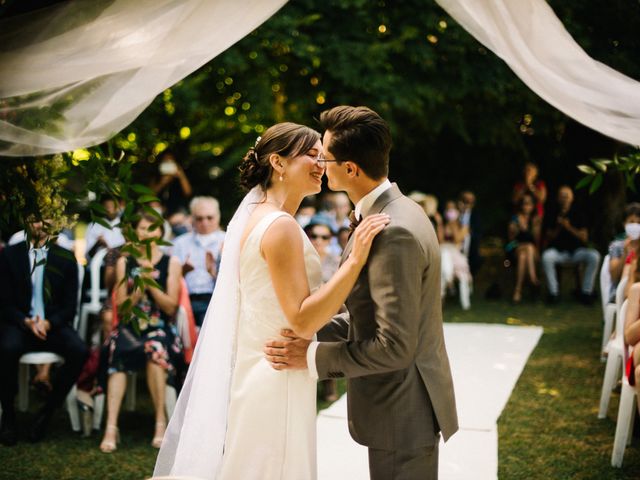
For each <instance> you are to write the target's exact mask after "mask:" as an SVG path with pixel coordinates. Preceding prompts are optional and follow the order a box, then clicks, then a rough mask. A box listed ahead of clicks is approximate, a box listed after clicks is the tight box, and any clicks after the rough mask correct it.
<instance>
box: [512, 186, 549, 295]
mask: <svg viewBox="0 0 640 480" xmlns="http://www.w3.org/2000/svg"><path fill="white" fill-rule="evenodd" d="M540 228H541V225H540V217H539V216H538V212H537V210H536V205H535V197H534V196H533V195H532V194H530V193H528V192H527V193H525V194H524V195H523V196H522V197H521V198H520V203H519V205H518V212H517V213H516V214H515V215H514V216H513V217H512V218H511V221H510V222H509V231H508V239H509V243H507V246H506V251H507V256H508V257H509V259H510V260H511V261H512V262H514V263H515V264H516V272H517V276H516V286H515V289H514V291H513V298H512V300H513V303H520V301H521V300H522V287H523V285H524V279H525V275H526V274H528V275H529V281H530V282H531V285H533V286H534V287H535V288H538V287H539V286H540V282H539V281H538V275H537V274H536V260H537V259H538V245H539V243H540Z"/></svg>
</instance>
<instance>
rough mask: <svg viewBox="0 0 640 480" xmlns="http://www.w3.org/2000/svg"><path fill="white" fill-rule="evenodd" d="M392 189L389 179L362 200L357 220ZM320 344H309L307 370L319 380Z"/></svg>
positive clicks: (357, 210) (357, 208) (356, 210)
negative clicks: (317, 358) (318, 350)
mask: <svg viewBox="0 0 640 480" xmlns="http://www.w3.org/2000/svg"><path fill="white" fill-rule="evenodd" d="M390 188H391V182H390V181H389V179H386V180H385V181H384V182H382V183H381V184H380V185H378V186H377V187H376V188H374V189H373V190H371V191H370V192H369V193H367V194H366V195H365V196H364V197H362V198H361V199H360V201H359V202H358V203H356V206H355V216H356V219H358V220H360V219H361V218H362V216H363V215H365V214H366V213H367V212H368V211H369V210H370V209H371V207H372V206H373V204H374V203H375V201H376V200H377V199H378V197H379V196H380V195H382V194H383V193H384V192H386V191H387V190H388V189H390ZM318 344H319V342H311V343H310V344H309V348H308V349H307V368H308V369H309V375H311V377H312V378H315V379H316V380H317V379H318V369H317V368H316V350H317V349H318Z"/></svg>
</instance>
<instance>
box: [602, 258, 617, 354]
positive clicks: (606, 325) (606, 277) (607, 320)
mask: <svg viewBox="0 0 640 480" xmlns="http://www.w3.org/2000/svg"><path fill="white" fill-rule="evenodd" d="M610 260H611V257H610V256H609V255H606V256H605V257H604V260H603V261H602V268H601V269H600V297H601V299H602V314H603V317H602V318H603V320H604V322H603V325H602V347H601V349H600V351H601V352H602V356H601V360H602V361H603V362H604V361H606V356H605V355H604V352H605V349H606V347H607V343H608V342H609V340H610V338H611V332H612V331H613V322H614V321H615V316H616V304H615V303H611V302H610V301H609V292H610V291H611V273H610V272H609V262H610Z"/></svg>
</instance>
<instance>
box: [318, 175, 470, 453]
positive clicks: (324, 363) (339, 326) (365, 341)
mask: <svg viewBox="0 0 640 480" xmlns="http://www.w3.org/2000/svg"><path fill="white" fill-rule="evenodd" d="M380 212H384V213H387V214H389V216H390V217H391V221H390V223H389V225H388V226H387V227H386V228H385V229H384V230H383V231H382V232H381V233H380V234H378V236H377V237H376V239H375V240H374V242H373V245H372V248H371V253H370V255H369V259H368V262H367V264H366V266H365V267H364V268H363V270H362V272H361V274H360V277H359V278H358V280H357V282H356V284H355V286H354V288H353V290H352V291H351V293H350V294H349V297H348V298H347V301H346V306H347V310H348V313H345V314H341V315H337V316H336V317H334V318H333V321H332V322H331V323H330V324H329V325H327V326H326V327H325V328H324V329H322V330H321V331H320V332H319V333H318V339H319V340H320V341H321V343H320V344H319V345H318V348H317V350H316V368H317V371H318V375H319V377H320V378H321V379H322V378H339V377H346V378H347V379H348V397H347V400H348V409H349V430H350V432H351V436H352V437H353V438H354V440H355V441H356V442H358V443H360V444H362V445H366V446H369V447H371V448H377V449H383V450H409V449H417V448H420V447H425V446H427V447H428V446H432V445H434V443H435V442H436V441H437V439H438V436H437V434H438V432H440V431H441V432H442V435H443V437H444V439H445V440H447V439H448V438H449V437H450V436H451V435H452V434H453V433H455V432H456V430H457V429H458V419H457V413H456V403H455V397H454V393H453V381H452V379H451V369H450V367H449V359H448V357H447V352H446V350H445V345H444V334H443V327H442V303H441V298H440V249H439V246H438V239H437V236H436V233H435V231H434V229H433V226H432V225H431V222H430V221H429V219H428V217H427V216H426V215H425V213H424V211H423V210H422V208H421V207H420V206H419V205H417V204H416V203H415V202H414V201H412V200H410V199H409V198H407V197H405V196H404V195H402V193H401V192H400V190H399V189H398V187H397V186H396V185H395V184H394V185H393V186H392V187H391V188H390V189H388V190H386V191H385V192H383V193H382V195H380V196H379V197H378V198H377V200H376V201H375V202H374V204H373V206H372V207H371V209H370V210H369V211H368V212H365V214H366V215H369V214H374V213H380ZM350 251H351V242H349V243H348V244H347V246H346V248H345V252H344V255H343V259H345V258H346V257H347V256H348V255H349V252H350Z"/></svg>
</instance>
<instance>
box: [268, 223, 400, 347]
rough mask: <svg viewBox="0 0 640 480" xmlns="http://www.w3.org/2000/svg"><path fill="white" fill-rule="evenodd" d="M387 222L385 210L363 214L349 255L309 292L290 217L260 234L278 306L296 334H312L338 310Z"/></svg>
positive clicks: (297, 233)
mask: <svg viewBox="0 0 640 480" xmlns="http://www.w3.org/2000/svg"><path fill="white" fill-rule="evenodd" d="M388 223H389V217H388V215H385V214H380V215H370V216H368V217H367V218H365V219H364V220H363V221H362V223H361V224H360V225H359V226H358V228H356V230H355V231H354V233H353V235H354V238H353V242H352V250H351V253H350V255H349V258H348V259H347V260H346V261H345V262H344V263H343V264H342V266H341V267H340V268H339V269H338V271H337V272H336V273H335V275H333V277H331V280H329V282H327V283H326V284H324V285H323V286H322V287H320V288H319V289H318V290H316V291H315V292H313V294H312V293H311V292H310V289H309V282H308V281H307V272H306V268H305V263H304V246H303V243H302V237H301V236H300V227H299V226H298V225H297V223H296V222H295V220H294V219H293V218H291V217H281V218H279V219H277V220H276V221H274V222H273V224H272V225H271V226H270V227H269V229H268V230H267V231H266V232H265V234H264V237H263V238H262V245H261V251H262V255H263V256H264V258H265V260H266V262H267V265H268V267H269V273H270V275H271V280H272V282H273V287H274V290H275V293H276V296H277V298H278V301H279V302H280V306H281V307H282V310H283V311H284V314H285V316H286V317H287V320H288V321H289V324H290V325H291V327H292V328H293V330H294V332H295V333H296V335H298V336H299V337H302V338H311V337H312V336H313V334H314V333H316V332H317V331H318V330H320V328H322V326H324V325H325V324H326V323H327V322H328V321H329V320H330V319H331V317H332V315H334V314H335V313H336V312H337V311H338V309H339V308H340V306H341V305H342V304H343V303H344V301H345V300H346V298H347V295H348V294H349V292H350V291H351V289H352V288H353V286H354V285H355V283H356V280H357V279H358V275H359V274H360V271H361V270H362V267H363V266H364V264H365V263H366V261H367V257H368V256H369V251H370V249H371V243H372V242H373V239H374V238H375V236H376V235H377V234H378V233H379V232H381V231H382V229H383V228H384V227H385V226H386V225H387V224H388Z"/></svg>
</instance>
